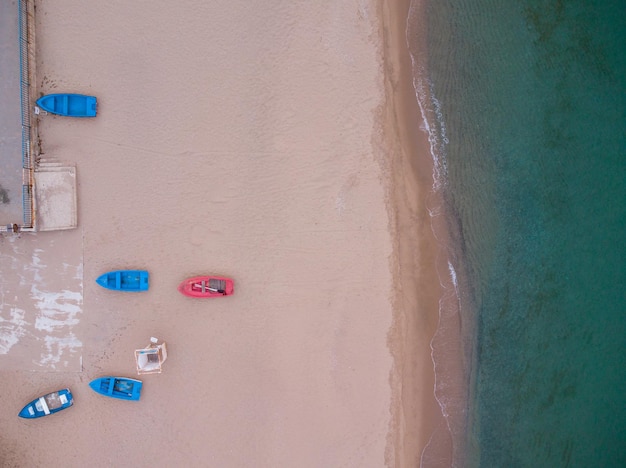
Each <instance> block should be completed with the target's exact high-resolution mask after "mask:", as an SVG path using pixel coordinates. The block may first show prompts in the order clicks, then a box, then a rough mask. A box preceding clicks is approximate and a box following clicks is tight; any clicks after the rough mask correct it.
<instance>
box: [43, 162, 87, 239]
mask: <svg viewBox="0 0 626 468" xmlns="http://www.w3.org/2000/svg"><path fill="white" fill-rule="evenodd" d="M34 179H35V187H34V191H35V227H36V230H37V231H59V230H63V229H74V228H76V227H77V226H78V216H77V204H76V168H75V167H69V166H65V167H59V166H55V167H49V168H47V169H45V170H41V171H35V174H34Z"/></svg>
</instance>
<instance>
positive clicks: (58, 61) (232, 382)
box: [0, 0, 437, 467]
mask: <svg viewBox="0 0 626 468" xmlns="http://www.w3.org/2000/svg"><path fill="white" fill-rule="evenodd" d="M36 6H37V11H36V21H37V38H36V41H37V57H38V63H37V73H38V83H37V85H38V86H39V88H40V91H41V92H43V93H48V92H64V91H67V92H78V93H83V94H93V95H96V96H97V97H98V103H99V104H98V106H99V107H98V116H97V117H96V118H95V119H89V120H87V119H85V120H80V119H76V120H68V119H64V118H62V117H56V116H51V115H48V116H41V117H40V118H39V134H40V138H41V147H42V151H43V152H44V154H45V157H46V158H56V159H59V160H61V161H64V162H68V163H75V164H76V166H77V173H78V208H79V213H78V216H79V227H78V230H77V231H72V232H71V233H70V232H69V231H68V232H49V233H38V234H26V233H24V234H22V235H21V236H22V237H21V238H20V239H13V240H11V241H10V242H11V244H16V243H19V242H23V241H24V240H25V238H24V237H25V236H32V238H29V239H28V241H29V242H34V240H37V241H39V239H41V242H46V243H49V245H54V244H55V243H57V242H61V239H62V238H63V236H68V234H69V235H71V236H73V238H76V242H77V243H79V242H80V249H77V253H75V254H73V255H74V257H73V260H72V261H71V262H70V263H72V262H73V261H74V260H79V261H80V262H81V264H82V275H83V279H82V284H81V285H80V289H81V294H82V310H81V312H80V314H79V315H78V317H79V323H77V324H75V325H73V326H72V329H71V332H72V333H74V334H75V335H76V337H77V339H78V340H79V341H80V343H81V357H82V367H81V369H82V371H75V369H74V368H72V371H69V372H67V371H59V370H58V369H55V370H54V371H53V372H45V371H38V372H33V371H32V369H29V370H28V371H27V370H16V369H15V368H9V367H6V368H5V367H3V368H2V374H3V375H2V381H3V382H4V383H3V384H2V390H3V395H4V398H3V399H2V400H1V401H0V412H1V413H2V414H5V415H6V417H5V418H4V420H5V431H3V435H2V436H0V437H1V439H0V457H1V459H2V462H3V464H5V465H6V466H37V465H41V464H44V463H45V464H47V465H49V466H61V465H62V466H85V465H87V464H91V465H93V466H124V465H130V464H134V465H138V466H147V465H155V466H173V465H175V464H176V465H178V464H185V465H187V466H249V465H250V464H251V463H253V464H254V465H255V466H312V467H313V466H315V467H317V466H355V467H356V466H359V467H364V466H372V467H378V466H384V465H385V464H387V465H388V466H412V465H411V464H412V462H413V461H414V460H415V459H416V455H415V454H419V453H421V448H422V447H423V445H424V444H425V443H426V442H427V440H428V437H429V433H430V431H432V428H433V426H434V424H436V421H434V422H433V419H432V418H433V417H436V412H435V414H433V411H432V408H433V407H432V406H431V404H432V403H433V401H432V400H433V399H432V381H431V380H429V378H432V369H430V370H429V368H428V363H429V362H430V355H429V354H428V350H429V348H428V342H429V339H430V337H429V333H430V331H431V330H432V327H433V326H434V323H433V317H436V309H434V315H433V313H432V312H433V311H432V309H431V307H432V297H431V296H420V294H422V293H423V292H424V290H425V289H427V288H428V286H427V285H429V284H430V283H429V282H428V281H427V279H428V278H430V276H429V274H428V273H429V271H428V268H429V267H428V265H430V261H428V260H427V261H426V263H425V264H423V263H422V261H423V260H424V258H425V257H424V255H425V252H427V251H428V249H429V247H428V241H425V242H422V241H421V240H420V239H421V238H420V237H419V236H420V235H421V234H422V233H424V232H428V230H427V229H426V228H424V229H421V228H420V229H416V231H417V234H416V233H415V231H414V230H411V229H410V226H409V224H406V225H404V224H403V220H404V219H405V215H406V213H408V216H409V219H410V220H411V222H414V221H415V220H416V219H417V221H418V222H420V223H421V221H422V220H424V221H425V220H426V218H424V214H423V212H425V208H424V209H422V208H420V207H419V206H420V204H419V203H418V205H416V206H417V208H414V209H413V210H409V212H405V211H402V210H397V211H395V209H396V208H397V206H398V203H400V201H399V198H398V196H399V194H400V193H402V190H405V193H407V194H409V196H408V197H409V198H411V197H412V196H413V195H416V196H417V197H419V196H420V193H421V192H415V190H416V189H415V187H416V185H409V186H408V188H402V189H399V190H400V191H395V192H394V191H393V190H392V189H393V187H394V185H393V182H392V181H397V180H399V179H398V177H397V175H398V174H399V173H400V174H401V173H406V167H407V166H406V165H405V166H402V165H401V164H400V163H399V162H397V160H395V161H396V162H393V161H394V160H393V157H394V154H396V153H395V151H397V149H398V148H397V147H391V146H390V142H391V141H394V140H395V139H396V138H398V137H399V138H402V137H403V136H402V134H400V135H398V134H395V133H394V132H395V131H396V130H394V128H396V129H397V127H396V125H397V121H395V120H394V118H395V117H394V116H397V115H398V114H396V113H394V112H393V111H390V107H389V106H390V101H389V99H390V96H391V95H390V94H389V93H390V88H389V86H388V85H389V83H388V82H387V84H386V83H385V76H387V77H389V73H390V68H389V67H393V66H397V63H396V65H394V64H393V63H390V62H387V63H386V64H385V62H383V60H382V57H381V54H383V53H386V51H388V50H389V48H391V49H393V48H394V47H396V46H395V45H393V44H394V43H393V42H389V43H387V44H385V42H384V41H383V39H382V37H381V33H382V30H383V29H382V28H383V23H382V21H383V16H382V13H383V12H382V11H381V10H380V9H379V8H380V6H379V4H378V2H374V1H370V2H350V3H347V4H343V5H338V4H337V3H336V2H322V3H319V4H317V3H316V4H310V3H307V2H302V3H298V4H293V3H288V2H285V3H280V4H278V5H272V6H264V7H258V8H257V7H251V6H250V5H249V3H248V2H245V1H235V2H232V1H228V2H227V1H223V2H213V3H211V4H210V5H209V4H206V3H205V2H199V1H187V2H181V3H177V4H175V5H174V4H170V3H167V2H151V3H149V4H148V3H141V2H137V3H124V2H108V3H106V4H101V5H100V4H89V5H87V4H83V3H82V2H78V1H76V0H59V1H57V2H54V3H36ZM68 12H71V13H72V14H71V15H70V14H68ZM387 14H389V12H387ZM391 14H398V12H391ZM94 18H97V20H96V21H94ZM395 24H401V21H399V22H398V23H395ZM385 26H387V24H385ZM385 73H387V75H385ZM396 111H397V109H396ZM390 112H391V114H390ZM430 176H431V175H430V173H429V174H428V177H430ZM394 177H395V179H394ZM414 182H415V181H413V182H411V183H414ZM418 182H419V181H418ZM407 184H408V182H407ZM415 210H417V212H418V213H419V214H418V215H417V218H416V215H415V213H416V211H415ZM398 226H400V228H399V227H398ZM402 226H405V227H402ZM420 226H421V224H420ZM409 232H410V233H409ZM398 236H405V237H404V240H403V241H402V242H399V240H398ZM413 240H416V241H417V242H418V245H419V246H420V247H419V248H418V249H417V251H413V254H412V255H411V256H410V258H411V261H409V262H408V264H407V265H399V259H400V258H405V255H404V252H406V251H404V250H402V248H401V246H406V245H408V244H407V242H412V241H413ZM7 242H8V241H7V240H6V239H5V240H4V243H5V244H6V243H7ZM59 255H60V254H59ZM60 260H61V256H59V264H61V261H60ZM414 262H418V264H419V265H423V266H422V267H421V268H417V269H416V270H412V268H413V267H414V266H416V264H415V263H414ZM0 268H2V275H3V277H4V276H5V275H6V274H7V273H6V271H5V266H4V265H3V266H1V267H0ZM46 268H47V272H42V273H41V274H42V276H44V277H46V275H48V276H47V277H54V276H56V275H57V274H58V272H57V271H56V268H55V266H54V264H53V263H52V262H49V263H48V266H47V267H46ZM117 268H145V269H147V270H149V271H150V275H151V281H150V290H149V291H148V292H146V293H137V294H122V293H115V292H111V291H107V290H104V289H102V288H100V287H99V286H98V285H96V283H95V278H96V277H97V276H98V275H99V274H101V273H103V272H105V271H108V270H111V269H117ZM198 274H216V275H223V276H229V277H233V278H234V279H235V294H234V295H233V296H232V297H226V298H219V299H211V300H194V299H190V298H186V297H183V296H182V295H180V294H179V293H178V292H177V291H176V287H177V285H178V283H179V282H180V281H182V280H183V279H185V278H186V277H189V276H194V275H198ZM399 275H404V276H402V278H400V276H399ZM417 283H419V284H422V285H423V286H422V288H421V289H420V288H415V289H412V287H411V286H412V285H415V284H417ZM411 291H413V292H411ZM25 294H28V292H25ZM416 295H417V297H418V298H416ZM419 297H422V299H419ZM424 297H427V298H426V299H424ZM416 301H417V303H418V310H420V311H423V312H424V314H423V315H419V317H420V319H418V320H417V321H416V322H414V319H411V318H410V317H411V315H410V313H409V311H410V310H414V309H412V306H413V305H414V304H415V303H416ZM420 301H424V302H421V304H422V305H421V306H420V305H419V304H420ZM43 309H45V306H43ZM2 311H3V313H4V311H5V305H4V303H3V309H2ZM406 327H409V328H408V329H412V330H413V332H410V333H405V332H402V333H401V332H399V329H403V330H407V328H406ZM416 330H417V332H415V331H416ZM150 336H155V337H158V338H160V339H162V340H165V341H166V342H167V344H168V350H169V354H170V356H169V358H168V361H167V362H166V363H165V364H164V366H163V367H164V371H163V373H162V374H160V375H151V376H145V377H144V378H143V380H144V389H143V392H142V398H141V401H140V402H138V403H134V402H125V401H116V400H110V399H106V398H103V397H101V396H99V395H96V394H95V393H93V392H92V391H91V390H90V389H89V388H88V385H87V384H88V382H89V381H90V380H91V379H93V378H97V377H100V376H102V375H124V376H128V377H135V376H136V373H135V366H134V359H133V350H134V349H136V348H138V347H142V346H144V345H146V344H148V340H149V338H150ZM411 336H414V337H416V339H417V341H412V338H411ZM407 343H416V344H415V347H414V348H413V347H411V346H408V345H407ZM414 352H417V353H418V354H415V355H414V354H412V353H414ZM19 353H20V343H17V344H15V345H14V347H13V348H12V349H11V351H10V352H9V353H7V354H6V355H4V356H2V357H3V360H4V361H6V360H7V359H13V358H14V356H19V355H20V354H19ZM411 356H412V357H411ZM16 359H18V358H17V357H16ZM0 362H2V361H0ZM18 362H19V359H18ZM431 364H432V362H431ZM409 369H410V370H409ZM429 375H430V376H431V377H429ZM407 379H408V380H407ZM65 386H69V387H70V388H71V389H72V391H73V393H74V396H75V400H76V401H75V404H74V407H73V408H70V409H68V410H67V411H63V412H61V413H59V414H57V415H54V416H51V417H49V418H45V419H43V420H35V421H24V420H20V419H19V418H17V416H15V417H13V416H11V415H13V414H15V415H17V412H18V411H19V409H21V407H22V406H23V405H24V404H25V403H26V402H28V401H30V400H32V399H33V398H35V397H36V396H38V395H40V394H43V393H46V392H48V391H52V390H56V389H57V388H62V387H65ZM429 395H431V398H429ZM435 409H437V408H435ZM60 434H62V435H63V443H62V444H60V443H59V438H58V436H59V435H60ZM53 435H54V436H53ZM34 444H36V445H37V447H38V450H37V451H33V450H32V446H33V445H34Z"/></svg>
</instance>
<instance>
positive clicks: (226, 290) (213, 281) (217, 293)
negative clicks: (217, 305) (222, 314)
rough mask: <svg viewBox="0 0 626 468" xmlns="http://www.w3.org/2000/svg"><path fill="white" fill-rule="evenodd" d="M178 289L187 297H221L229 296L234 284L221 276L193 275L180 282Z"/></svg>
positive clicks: (233, 290) (233, 289) (232, 291)
mask: <svg viewBox="0 0 626 468" xmlns="http://www.w3.org/2000/svg"><path fill="white" fill-rule="evenodd" d="M178 291H180V293H181V294H184V295H185V296H188V297H196V298H208V297H223V296H231V295H232V294H233V293H234V292H235V285H234V282H233V280H232V279H230V278H225V277H221V276H194V277H193V278H187V279H186V280H185V281H183V282H182V283H180V285H179V286H178Z"/></svg>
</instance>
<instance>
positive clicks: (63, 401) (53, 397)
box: [18, 388, 74, 419]
mask: <svg viewBox="0 0 626 468" xmlns="http://www.w3.org/2000/svg"><path fill="white" fill-rule="evenodd" d="M73 404H74V398H72V392H70V389H69V388H64V389H63V390H59V391H57V392H52V393H48V394H47V395H44V396H42V397H39V398H37V399H36V400H33V401H31V402H30V403H29V404H27V405H26V406H24V408H22V411H20V412H19V414H18V416H19V417H20V418H27V419H34V418H41V417H42V416H48V415H50V414H54V413H58V412H59V411H61V410H64V409H65V408H69V407H70V406H72V405H73Z"/></svg>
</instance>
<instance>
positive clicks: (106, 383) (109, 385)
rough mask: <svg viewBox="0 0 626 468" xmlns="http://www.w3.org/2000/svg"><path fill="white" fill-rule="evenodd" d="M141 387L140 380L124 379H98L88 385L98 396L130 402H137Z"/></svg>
mask: <svg viewBox="0 0 626 468" xmlns="http://www.w3.org/2000/svg"><path fill="white" fill-rule="evenodd" d="M142 385H143V382H142V381H141V380H137V379H129V378H126V377H100V378H99V379H95V380H92V381H91V382H90V383H89V386H90V387H91V389H92V390H93V391H94V392H96V393H99V394H100V395H104V396H108V397H111V398H119V399H120V400H132V401H137V400H139V397H140V396H141V387H142Z"/></svg>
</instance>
